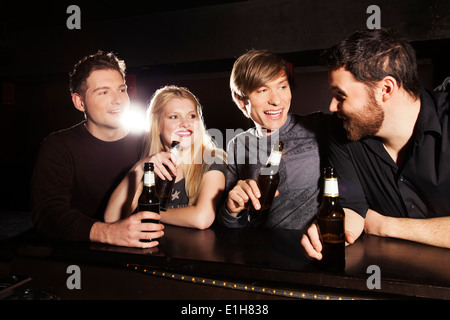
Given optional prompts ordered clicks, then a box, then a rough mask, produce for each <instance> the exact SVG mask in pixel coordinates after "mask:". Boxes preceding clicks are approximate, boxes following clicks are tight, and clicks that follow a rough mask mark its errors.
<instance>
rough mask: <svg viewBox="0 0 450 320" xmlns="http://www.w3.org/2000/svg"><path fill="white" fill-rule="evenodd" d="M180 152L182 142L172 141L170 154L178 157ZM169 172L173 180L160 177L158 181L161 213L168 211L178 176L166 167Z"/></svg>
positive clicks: (157, 187)
mask: <svg viewBox="0 0 450 320" xmlns="http://www.w3.org/2000/svg"><path fill="white" fill-rule="evenodd" d="M179 150H180V141H172V145H171V147H170V149H169V151H170V153H171V154H173V155H174V156H175V158H177V157H178V152H179ZM164 167H165V168H166V170H167V171H169V173H170V175H171V176H172V180H168V179H165V180H163V179H160V178H159V177H158V178H157V180H156V189H157V192H158V196H159V208H160V210H161V211H167V208H168V206H169V201H170V196H171V195H172V189H173V185H174V184H175V179H176V176H175V175H174V174H173V173H172V171H170V169H169V168H168V167H167V166H166V165H164Z"/></svg>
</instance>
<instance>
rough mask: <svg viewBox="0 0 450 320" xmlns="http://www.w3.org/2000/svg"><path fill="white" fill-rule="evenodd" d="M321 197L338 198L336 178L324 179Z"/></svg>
mask: <svg viewBox="0 0 450 320" xmlns="http://www.w3.org/2000/svg"><path fill="white" fill-rule="evenodd" d="M323 196H324V197H330V198H337V197H339V187H338V180H337V178H325V184H324V189H323Z"/></svg>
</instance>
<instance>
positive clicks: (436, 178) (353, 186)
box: [330, 90, 450, 218]
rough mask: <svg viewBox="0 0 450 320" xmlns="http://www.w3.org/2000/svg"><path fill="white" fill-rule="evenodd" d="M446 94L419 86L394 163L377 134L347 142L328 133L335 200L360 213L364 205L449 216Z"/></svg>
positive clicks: (387, 211) (400, 213)
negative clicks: (408, 134) (409, 130)
mask: <svg viewBox="0 0 450 320" xmlns="http://www.w3.org/2000/svg"><path fill="white" fill-rule="evenodd" d="M449 105H450V95H449V94H448V93H438V92H429V91H427V90H422V94H421V107H420V112H419V116H418V119H417V122H416V125H415V128H414V132H413V136H412V139H411V140H410V142H409V145H408V147H407V150H406V154H405V161H404V162H403V166H402V167H399V166H397V164H396V163H395V162H394V161H393V160H392V158H391V157H390V156H389V154H388V153H387V151H386V150H385V148H384V147H383V144H382V142H381V141H380V140H379V139H378V138H366V139H362V140H360V141H356V142H350V141H348V140H347V139H346V138H345V137H344V136H345V132H344V131H343V129H342V128H341V127H340V129H339V130H338V131H334V132H333V137H332V142H331V144H330V162H331V164H332V165H333V166H335V167H336V169H337V172H338V179H339V192H340V197H341V204H342V206H343V207H344V208H349V209H352V210H354V211H356V212H358V213H359V214H360V215H362V216H363V217H365V215H366V212H367V210H368V209H369V208H370V209H372V210H375V211H377V212H378V213H381V214H383V215H388V216H394V217H410V218H431V217H441V216H450V130H449V129H450V122H449Z"/></svg>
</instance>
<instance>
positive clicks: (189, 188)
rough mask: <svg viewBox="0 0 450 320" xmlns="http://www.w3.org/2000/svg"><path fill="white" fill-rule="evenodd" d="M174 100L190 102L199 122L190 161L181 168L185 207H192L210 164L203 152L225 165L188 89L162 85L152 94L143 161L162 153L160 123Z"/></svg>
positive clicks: (222, 154)
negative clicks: (166, 107) (181, 99)
mask: <svg viewBox="0 0 450 320" xmlns="http://www.w3.org/2000/svg"><path fill="white" fill-rule="evenodd" d="M174 98H183V99H188V100H190V101H191V102H192V103H193V104H194V105H195V106H196V113H197V117H198V119H199V122H200V123H199V126H198V129H197V130H199V132H197V134H196V136H195V141H194V143H193V148H192V147H191V148H190V151H191V162H190V163H182V164H181V165H180V168H181V170H183V174H184V178H185V190H186V194H187V196H188V198H189V204H188V205H194V204H195V203H196V202H197V198H198V194H199V191H200V185H201V181H202V178H203V174H204V173H205V172H206V171H207V170H208V168H209V166H210V164H207V163H206V162H205V161H204V158H203V155H204V154H206V152H209V154H211V155H212V156H218V157H220V158H222V160H223V161H224V162H225V161H226V154H225V152H224V151H223V150H222V149H220V148H217V147H216V144H215V142H214V141H213V139H212V138H211V136H210V135H209V134H208V133H207V131H206V127H205V123H204V120H203V113H202V107H201V105H200V102H199V100H198V99H197V97H196V96H195V95H194V94H193V93H192V92H191V91H189V89H187V88H184V87H177V86H165V87H162V88H160V89H158V90H157V91H156V92H155V93H154V95H153V97H152V99H151V101H150V105H149V107H148V110H147V121H148V130H149V132H148V134H147V135H146V138H145V144H144V152H143V154H142V158H146V157H148V156H150V155H153V154H156V153H158V152H161V151H163V150H165V147H164V144H163V142H162V140H161V136H160V124H161V120H162V117H163V114H164V109H165V106H166V105H167V103H168V102H169V101H170V100H172V99H174ZM205 151H206V152H205ZM199 159H201V161H198V160H199Z"/></svg>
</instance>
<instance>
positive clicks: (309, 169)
mask: <svg viewBox="0 0 450 320" xmlns="http://www.w3.org/2000/svg"><path fill="white" fill-rule="evenodd" d="M329 119H330V117H329V116H328V115H325V114H323V113H319V112H317V113H313V114H311V115H308V116H299V115H294V114H290V115H289V116H288V119H287V121H286V123H285V124H284V125H283V126H282V127H281V128H280V130H278V131H276V132H274V133H273V134H272V135H270V136H268V137H265V136H264V137H262V136H258V134H257V131H256V128H251V129H249V130H247V131H246V132H243V133H241V134H238V135H237V136H235V137H234V138H233V140H231V141H230V143H229V144H228V148H227V153H228V170H227V177H226V178H227V185H226V193H225V197H224V201H223V203H222V205H221V208H220V210H218V215H217V221H218V222H219V223H221V224H223V225H225V226H227V227H231V228H240V227H247V226H262V227H267V228H283V229H298V230H303V229H304V228H305V227H307V226H308V225H309V224H310V223H311V222H312V220H313V219H314V217H315V215H316V213H317V208H318V205H319V202H320V198H321V195H322V192H321V188H322V183H323V182H322V179H321V173H322V167H323V166H325V161H326V145H325V144H324V142H325V139H326V131H327V129H328V122H329ZM278 140H281V141H283V142H284V150H283V156H282V158H281V163H280V169H279V173H280V183H279V185H278V191H279V193H280V194H279V195H278V196H277V197H276V198H275V199H274V201H273V203H272V207H271V210H270V212H269V215H268V216H267V219H266V220H264V221H258V220H251V221H249V218H248V214H247V213H246V210H244V212H241V213H240V215H239V216H238V217H237V218H236V217H233V216H232V215H230V214H229V213H228V212H227V210H226V197H227V194H228V192H229V191H230V190H231V189H232V188H233V187H234V186H235V185H236V183H237V181H238V180H245V179H254V180H256V178H257V175H258V172H259V170H260V168H261V167H263V166H264V165H265V163H266V162H267V159H268V157H269V155H270V152H271V149H272V146H273V144H274V142H276V141H278Z"/></svg>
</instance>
